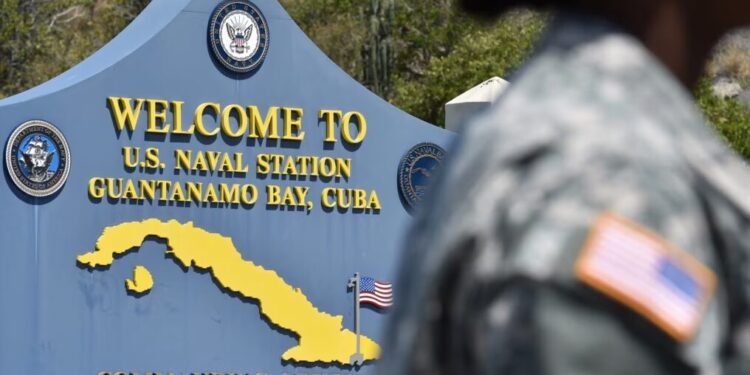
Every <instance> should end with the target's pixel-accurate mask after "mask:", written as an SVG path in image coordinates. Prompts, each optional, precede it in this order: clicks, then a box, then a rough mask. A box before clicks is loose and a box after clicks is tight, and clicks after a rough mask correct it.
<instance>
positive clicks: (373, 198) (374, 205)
mask: <svg viewBox="0 0 750 375" xmlns="http://www.w3.org/2000/svg"><path fill="white" fill-rule="evenodd" d="M367 205H368V206H370V208H371V209H373V210H377V211H380V200H379V199H378V193H376V192H375V190H373V191H372V192H370V201H369V202H368V203H367Z"/></svg>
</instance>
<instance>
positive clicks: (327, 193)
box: [320, 187, 336, 208]
mask: <svg viewBox="0 0 750 375" xmlns="http://www.w3.org/2000/svg"><path fill="white" fill-rule="evenodd" d="M331 193H334V195H335V194H336V189H335V188H330V187H327V188H324V189H323V192H322V193H321V194H320V204H321V205H323V207H325V208H334V207H336V202H335V201H334V202H331V201H330V200H329V198H330V197H331Z"/></svg>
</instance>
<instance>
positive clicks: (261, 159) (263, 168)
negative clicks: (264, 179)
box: [255, 154, 271, 174]
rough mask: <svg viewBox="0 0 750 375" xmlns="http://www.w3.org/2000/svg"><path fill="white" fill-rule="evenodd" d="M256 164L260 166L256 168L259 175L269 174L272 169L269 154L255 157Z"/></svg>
mask: <svg viewBox="0 0 750 375" xmlns="http://www.w3.org/2000/svg"><path fill="white" fill-rule="evenodd" d="M255 164H257V165H258V166H257V167H256V168H255V171H256V172H257V173H258V174H268V172H270V171H271V167H270V166H269V164H268V154H258V156H256V157H255Z"/></svg>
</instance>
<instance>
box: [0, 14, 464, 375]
mask: <svg viewBox="0 0 750 375" xmlns="http://www.w3.org/2000/svg"><path fill="white" fill-rule="evenodd" d="M451 138H452V135H451V134H450V133H448V132H446V131H444V130H442V129H439V128H436V127H434V126H431V125H429V124H426V123H423V122H421V121H419V120H417V119H415V118H413V117H411V116H409V115H407V114H405V113H403V112H401V111H399V110H398V109H396V108H394V107H393V106H391V105H389V104H388V103H386V102H385V101H383V100H381V99H379V98H378V97H376V96H375V95H373V94H372V93H370V92H369V91H367V90H366V89H365V88H363V87H361V86H360V85H358V84H357V83H356V82H354V81H353V80H352V79H351V78H350V77H348V76H347V75H346V74H345V73H344V72H343V71H341V70H340V69H339V68H338V67H337V66H335V65H334V64H333V63H332V62H331V61H330V60H329V59H328V58H327V57H326V56H325V55H324V54H323V53H321V52H320V51H319V50H318V49H317V48H316V47H315V45H314V44H313V43H312V42H311V41H310V40H308V39H307V37H306V36H305V35H304V34H303V33H302V32H301V31H300V29H299V28H298V27H297V26H296V25H295V23H294V22H293V21H292V20H291V19H290V18H289V16H288V15H287V14H286V12H285V11H284V10H283V8H282V7H281V6H280V5H279V4H278V3H277V2H276V1H273V0H253V2H250V1H247V0H227V1H221V2H218V1H211V0H170V1H164V0H160V1H154V2H152V3H151V4H150V5H149V6H148V7H147V8H146V10H145V11H144V12H143V13H142V14H141V15H140V16H139V17H138V18H137V19H136V20H135V21H134V22H133V23H132V24H131V25H130V26H129V27H128V28H127V29H126V30H125V31H123V32H122V33H121V34H120V35H119V36H117V37H116V38H115V39H114V40H113V41H112V42H110V43H109V44H108V45H107V46H105V47H104V48H103V49H101V50H100V51H98V52H97V53H96V54H94V55H93V56H92V57H90V58H89V59H87V60H86V61H84V62H83V63H81V64H80V65H78V66H76V67H75V68H73V69H71V70H70V71H68V72H66V73H64V74H62V75H61V76H59V77H57V78H55V79H53V80H51V81H49V82H47V83H45V84H43V85H41V86H39V87H36V88H34V89H32V90H29V91H27V92H24V93H22V94H19V95H16V96H13V97H10V98H7V99H4V100H2V101H0V140H1V141H2V142H1V143H2V144H3V145H4V147H5V153H4V156H5V157H4V168H3V170H4V173H3V179H4V181H5V183H3V184H0V199H1V200H2V202H3V209H2V212H3V214H2V216H0V224H1V225H2V226H1V227H0V249H1V252H2V258H0V301H2V302H1V303H0V332H2V335H0V373H2V374H64V375H69V374H99V375H104V374H110V375H113V374H195V373H198V374H296V373H316V374H328V373H330V374H333V373H349V372H359V373H371V372H372V367H373V365H374V364H375V363H377V359H378V356H379V354H380V350H381V349H382V348H381V344H382V336H381V327H382V325H383V323H384V321H385V319H386V318H387V314H388V310H387V309H388V307H389V306H391V305H393V304H397V303H398V301H397V300H393V291H394V290H396V289H397V288H398V284H396V283H394V280H393V278H394V269H395V263H396V262H397V260H398V257H399V254H398V253H399V244H400V242H401V239H402V237H403V234H404V232H405V230H406V229H407V228H408V226H409V223H410V220H411V217H410V214H409V209H410V207H411V206H412V205H413V204H415V203H416V202H417V201H418V200H419V199H421V196H422V194H423V190H424V186H425V184H426V181H428V180H429V176H431V175H432V173H433V172H434V170H435V168H436V167H437V166H438V165H439V163H440V159H441V158H442V150H443V149H444V148H445V147H446V145H447V144H448V143H449V142H450V140H451ZM417 145H419V146H418V147H417ZM415 147H416V148H415ZM420 150H422V151H424V152H421V151H420ZM425 158H427V159H425ZM360 306H361V307H360Z"/></svg>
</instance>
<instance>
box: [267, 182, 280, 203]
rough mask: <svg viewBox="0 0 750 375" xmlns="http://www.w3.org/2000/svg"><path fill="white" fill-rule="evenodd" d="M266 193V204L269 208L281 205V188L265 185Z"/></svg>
mask: <svg viewBox="0 0 750 375" xmlns="http://www.w3.org/2000/svg"><path fill="white" fill-rule="evenodd" d="M266 193H267V194H268V201H267V203H268V204H269V205H271V206H278V205H279V204H280V203H281V187H279V186H277V185H267V186H266Z"/></svg>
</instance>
